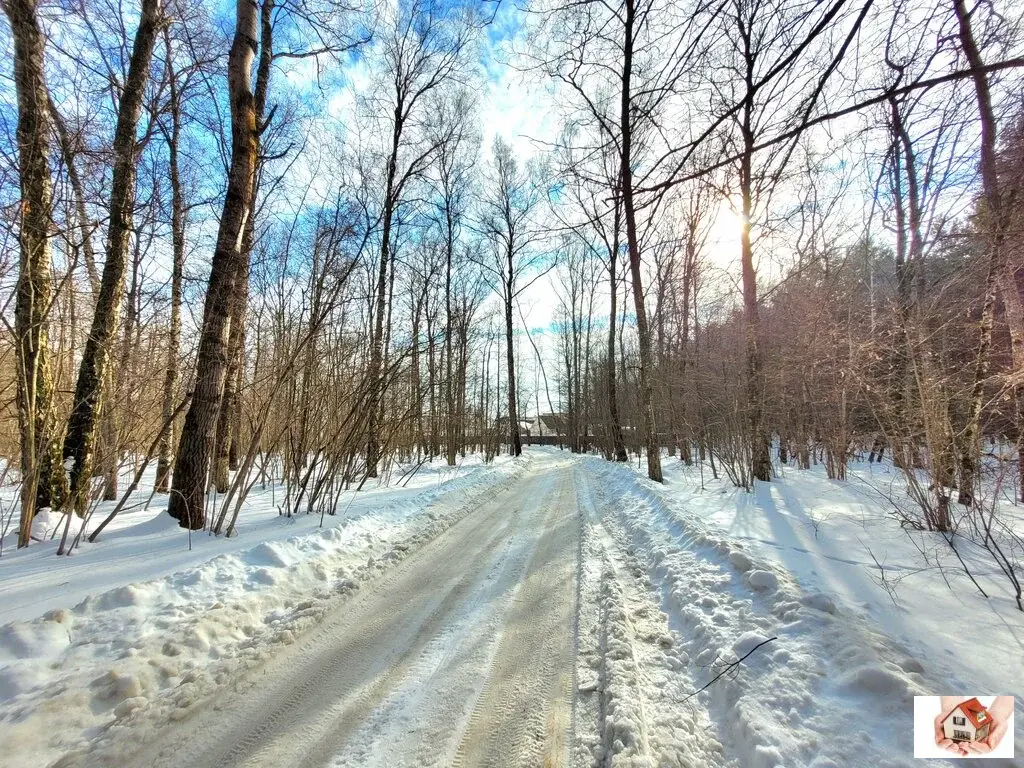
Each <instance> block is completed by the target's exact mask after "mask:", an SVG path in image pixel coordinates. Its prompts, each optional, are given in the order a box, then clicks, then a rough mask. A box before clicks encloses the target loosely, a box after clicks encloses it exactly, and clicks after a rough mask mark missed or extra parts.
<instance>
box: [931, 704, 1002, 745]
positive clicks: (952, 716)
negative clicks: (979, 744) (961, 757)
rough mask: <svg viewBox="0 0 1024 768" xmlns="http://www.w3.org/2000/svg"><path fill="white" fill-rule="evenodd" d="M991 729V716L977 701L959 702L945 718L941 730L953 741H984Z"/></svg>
mask: <svg viewBox="0 0 1024 768" xmlns="http://www.w3.org/2000/svg"><path fill="white" fill-rule="evenodd" d="M991 727H992V715H990V714H989V713H988V710H987V709H985V707H984V706H983V705H982V703H981V702H980V701H978V700H977V699H968V700H967V701H964V702H961V703H960V705H959V706H957V708H956V709H954V710H953V711H952V712H950V713H949V715H947V716H946V719H945V721H944V722H943V723H942V730H943V731H944V732H945V734H946V738H947V739H952V740H953V741H984V740H985V739H987V738H988V732H989V729H990V728H991Z"/></svg>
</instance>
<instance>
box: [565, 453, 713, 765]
mask: <svg viewBox="0 0 1024 768" xmlns="http://www.w3.org/2000/svg"><path fill="white" fill-rule="evenodd" d="M577 482H578V485H579V487H580V489H581V490H580V502H581V505H583V507H584V508H585V509H586V510H587V519H588V531H587V551H586V558H587V563H586V566H585V568H584V572H585V573H587V574H589V579H590V581H591V582H592V583H591V585H590V589H589V591H590V593H591V595H592V598H591V599H596V600H597V602H598V605H599V616H598V621H597V624H596V626H591V627H590V633H591V634H592V635H593V637H592V638H591V639H590V642H589V644H588V645H589V653H587V654H581V657H580V659H578V661H577V668H578V669H583V670H584V674H586V673H587V667H588V666H589V667H590V668H591V670H590V674H591V675H593V674H594V672H595V671H596V680H595V679H594V678H591V679H592V682H591V683H590V684H589V685H587V686H581V688H580V690H579V693H578V694H577V695H578V697H579V698H580V699H581V700H582V701H581V703H580V707H581V709H583V708H585V707H588V706H589V710H590V712H591V716H592V717H596V720H597V728H598V732H599V734H600V741H599V742H597V743H594V742H592V741H589V742H588V741H586V740H585V738H584V739H578V740H577V743H576V765H577V766H595V767H600V768H617V767H619V766H635V767H636V768H640V767H650V768H653V766H659V767H660V766H665V767H666V768H667V767H669V766H691V765H693V766H697V765H699V766H702V768H703V767H704V766H708V767H713V766H721V765H724V759H723V756H722V748H721V745H720V744H719V743H718V741H717V740H716V739H715V738H714V736H713V735H712V733H713V730H714V729H713V727H712V725H711V721H710V718H709V716H708V713H707V712H706V711H704V710H702V709H700V708H699V707H698V706H697V705H696V703H695V702H691V703H690V704H689V705H687V706H680V705H679V702H680V701H681V700H682V698H683V697H684V696H685V694H686V692H687V691H688V690H692V685H693V683H692V679H691V677H690V675H689V674H688V672H687V670H686V664H687V662H688V660H689V659H688V657H687V654H686V653H685V652H683V651H682V650H681V647H680V645H681V643H680V638H679V637H678V635H676V634H675V633H674V632H673V631H672V630H671V629H670V628H669V625H668V618H667V616H666V615H665V613H664V612H663V611H662V610H661V609H660V607H659V605H658V601H657V599H656V596H655V595H654V593H653V591H652V588H651V584H650V581H649V580H648V578H647V574H646V572H645V571H644V570H643V568H641V567H640V564H639V563H638V562H637V561H636V558H635V557H634V556H633V554H632V552H631V551H630V550H629V548H628V547H627V546H624V545H623V544H622V536H621V532H620V531H619V530H618V528H617V527H616V526H615V524H614V521H613V520H612V519H611V516H609V515H604V514H603V512H604V510H605V509H607V508H608V504H607V501H606V499H605V498H604V494H603V492H602V491H601V490H598V491H597V494H596V495H597V497H598V498H597V501H596V502H595V499H594V496H593V495H592V493H591V489H590V482H589V480H588V478H587V476H586V472H585V470H583V471H579V472H578V478H577ZM585 640H586V638H584V639H583V641H581V642H585ZM595 667H596V670H594V668H595ZM595 694H596V699H597V701H596V703H594V702H591V703H589V705H588V704H587V699H588V698H589V699H594V698H595ZM595 710H596V711H595ZM588 758H589V760H588Z"/></svg>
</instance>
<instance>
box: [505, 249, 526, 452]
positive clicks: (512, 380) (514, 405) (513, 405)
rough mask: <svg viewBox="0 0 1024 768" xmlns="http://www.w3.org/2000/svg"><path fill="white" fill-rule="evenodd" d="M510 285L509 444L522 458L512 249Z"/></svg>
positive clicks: (507, 301) (507, 327)
mask: <svg viewBox="0 0 1024 768" xmlns="http://www.w3.org/2000/svg"><path fill="white" fill-rule="evenodd" d="M508 274H509V278H508V279H509V283H508V284H507V285H506V286H505V347H506V350H505V354H506V360H507V362H508V443H509V453H511V454H512V455H513V456H521V455H522V453H523V443H522V438H521V437H520V436H519V408H518V399H517V398H516V358H515V351H514V350H513V348H512V332H513V326H512V301H513V295H512V284H511V280H512V275H513V271H512V248H511V246H510V247H509V249H508Z"/></svg>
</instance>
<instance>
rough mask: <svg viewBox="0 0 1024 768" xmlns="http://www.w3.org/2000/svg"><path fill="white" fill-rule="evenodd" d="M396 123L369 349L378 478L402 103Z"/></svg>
mask: <svg viewBox="0 0 1024 768" xmlns="http://www.w3.org/2000/svg"><path fill="white" fill-rule="evenodd" d="M394 120H395V123H394V126H393V130H392V134H391V154H390V156H389V157H388V169H387V183H386V186H385V188H384V194H385V198H384V217H383V222H382V226H381V238H380V264H379V265H378V270H377V306H376V309H375V310H374V311H375V317H374V328H373V337H372V340H371V345H370V346H371V349H370V379H371V381H370V386H371V387H372V388H373V396H372V397H371V398H370V399H369V404H368V405H369V408H370V412H369V415H368V418H367V430H366V431H367V440H366V476H367V477H377V464H378V462H379V461H380V420H381V409H382V408H383V405H384V381H383V374H384V370H383V366H384V317H385V314H386V313H387V303H388V261H389V259H390V258H391V226H392V222H393V219H394V214H395V200H394V197H395V177H396V175H397V173H398V147H399V144H400V142H401V140H402V104H401V100H399V104H398V105H397V106H396V107H395V114H394Z"/></svg>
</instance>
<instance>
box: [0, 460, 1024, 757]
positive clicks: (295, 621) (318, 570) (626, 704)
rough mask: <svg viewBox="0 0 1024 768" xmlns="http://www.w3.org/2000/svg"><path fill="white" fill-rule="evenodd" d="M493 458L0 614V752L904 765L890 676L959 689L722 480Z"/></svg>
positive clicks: (904, 685) (900, 684) (899, 712)
mask: <svg viewBox="0 0 1024 768" xmlns="http://www.w3.org/2000/svg"><path fill="white" fill-rule="evenodd" d="M499 464H500V466H497V467H492V468H490V469H485V468H480V469H479V470H477V471H475V472H474V473H472V474H467V475H466V477H465V479H464V480H456V481H455V482H452V483H449V484H447V485H438V486H436V487H434V486H430V489H429V490H425V491H423V492H421V493H419V494H418V495H415V496H412V497H409V498H406V499H404V500H403V501H399V502H392V506H388V505H386V504H383V505H379V508H378V509H372V508H370V507H369V506H367V508H366V509H365V510H364V512H363V513H362V516H361V517H359V518H355V519H349V520H348V521H342V523H340V524H339V525H337V526H336V527H335V528H333V529H324V530H321V529H319V528H311V529H310V530H308V531H306V532H304V533H299V534H296V535H294V536H292V537H291V538H287V539H283V538H280V537H279V539H278V540H276V541H271V542H270V543H266V542H264V543H262V544H258V545H256V546H251V547H250V548H249V549H244V548H239V549H237V552H235V553H234V554H231V555H223V554H222V555H217V556H215V557H214V559H213V560H210V561H209V562H207V563H204V564H201V565H199V566H196V567H192V566H189V567H186V568H185V569H183V570H181V571H178V572H173V573H170V574H168V575H166V576H164V577H161V578H159V579H155V580H151V581H149V582H141V583H137V584H129V585H122V586H120V587H113V584H111V585H110V586H111V587H112V589H109V590H108V591H106V592H102V593H99V594H97V595H95V596H91V597H89V598H87V599H86V600H84V601H83V602H82V603H81V604H79V605H78V606H76V607H75V608H74V609H71V610H63V611H58V612H57V613H56V614H55V613H54V612H52V611H51V612H50V613H47V614H45V615H43V616H41V617H39V618H36V619H32V620H31V621H29V622H22V623H18V622H15V623H12V624H8V625H6V626H5V627H0V650H3V649H6V651H5V653H6V654H7V655H8V656H10V657H11V658H10V659H9V660H7V661H6V673H5V675H6V676H2V675H0V682H2V681H4V680H6V681H7V686H8V688H9V689H11V690H13V691H19V690H20V691H22V692H21V693H17V692H16V694H15V695H13V696H10V697H9V701H8V702H7V703H6V704H4V705H3V706H2V707H0V740H4V741H5V743H7V744H9V745H10V752H9V753H8V754H6V755H0V766H7V765H12V766H14V765H17V766H19V768H20V766H27V765H39V766H44V765H52V766H57V767H59V768H71V767H76V768H77V767H79V766H89V767H91V766H167V767H176V766H189V767H190V768H192V767H193V766H195V767H196V768H202V767H204V766H210V767H213V766H217V767H218V768H219V767H220V766H243V765H244V766H252V767H253V768H260V767H263V766H274V768H278V767H281V768H284V767H286V766H302V767H303V768H305V767H306V766H309V767H310V768H316V767H320V766H323V767H326V768H345V767H347V766H369V767H373V766H379V767H384V766H394V767H395V768H405V767H407V766H439V767H440V766H445V767H446V766H458V767H459V768H470V767H471V766H509V767H510V768H515V767H516V766H522V767H523V768H534V767H535V766H565V768H654V766H658V767H659V768H660V767H661V766H666V767H671V766H676V767H679V768H682V767H683V766H687V767H689V768H783V767H785V768H794V767H795V766H806V767H807V768H839V766H844V767H845V766H850V767H851V768H878V767H879V766H884V767H885V768H909V766H910V765H911V760H912V758H911V754H912V743H911V737H912V731H913V724H912V713H913V698H914V696H915V695H923V694H941V693H943V692H950V691H954V690H960V687H958V685H957V681H956V679H955V677H954V676H953V675H952V674H951V673H950V670H949V668H948V667H949V665H948V663H947V662H946V660H945V659H944V658H935V657H934V656H930V655H929V654H928V653H927V645H924V644H921V643H920V642H918V641H917V639H916V638H915V637H914V636H912V635H910V634H908V633H907V632H896V631H893V628H892V626H891V624H890V623H889V622H885V621H879V620H878V619H877V618H876V617H875V615H873V614H872V613H871V611H869V610H867V609H866V608H865V606H868V605H869V604H868V600H869V599H870V600H874V599H876V597H875V596H874V593H873V592H869V591H867V590H866V589H862V590H860V591H859V592H858V593H857V594H858V595H860V596H861V597H860V599H861V600H862V601H863V604H858V603H857V602H856V601H854V600H853V599H852V598H851V596H850V595H849V594H847V593H845V592H844V591H842V590H841V589H838V588H836V585H834V584H832V583H831V582H829V581H828V580H827V579H824V578H811V577H815V575H816V571H812V572H811V573H810V577H808V575H807V574H804V573H802V572H801V571H800V570H799V569H797V568H793V567H792V566H791V565H787V563H785V562H781V561H779V560H776V559H773V558H772V557H771V551H770V548H769V549H764V548H760V547H755V546H753V545H751V544H750V541H749V537H746V538H745V537H743V536H738V535H735V534H734V533H733V532H732V531H728V532H727V531H721V530H718V529H716V528H715V527H714V524H715V520H716V517H715V514H724V513H722V512H721V510H722V509H723V508H724V506H725V505H726V504H728V503H730V502H729V498H730V497H729V496H728V494H726V493H723V492H721V489H719V490H715V491H708V492H707V493H698V492H697V491H692V489H689V490H688V487H687V485H686V484H684V483H683V482H682V481H680V480H679V479H678V478H676V477H675V475H677V474H678V470H673V472H674V473H675V474H673V476H672V480H670V481H669V482H668V483H666V484H664V485H661V484H656V483H651V482H650V481H648V480H646V478H643V477H642V476H640V475H639V474H638V472H637V470H636V469H635V468H633V467H630V466H628V465H621V464H619V465H616V464H609V463H607V462H604V461H602V460H600V459H599V458H597V457H580V456H572V455H570V454H568V452H565V453H563V452H560V451H556V450H547V449H539V450H538V449H534V450H532V451H530V452H529V453H528V454H527V455H525V456H524V457H523V458H521V459H516V460H515V461H508V462H505V463H503V464H501V463H499ZM670 474H672V473H671V472H670ZM814 482H817V481H815V480H814V479H813V478H802V477H795V478H780V479H779V480H778V481H777V482H776V483H773V484H772V486H771V487H770V488H769V491H772V492H774V491H775V490H776V488H777V489H778V490H779V491H780V492H781V493H783V494H785V493H788V492H790V491H791V490H793V489H794V488H802V487H803V486H804V485H808V484H812V483H814ZM837 487H838V490H836V491H834V492H835V493H839V492H840V491H844V489H845V486H837ZM844 492H845V491H844ZM379 498H381V499H386V498H388V496H387V495H385V493H383V492H382V493H381V494H380V496H379ZM683 499H685V503H684V502H683V501H682V500H683ZM742 500H743V499H742V498H741V501H742ZM700 504H704V505H706V506H707V507H708V508H709V509H710V510H711V512H712V513H706V514H698V512H696V511H695V510H700V509H701V507H700V506H699V505H700ZM808 506H809V508H810V507H813V504H811V503H810V502H808ZM769 509H774V507H771V508H769ZM787 509H788V508H787ZM765 514H766V515H767V514H768V512H766V513H765ZM303 519H304V518H302V519H300V520H299V521H300V522H302V520H303ZM767 519H768V520H769V521H770V520H771V519H772V518H771V517H768V518H767ZM277 522H278V523H279V524H282V523H283V521H280V520H279V521H277ZM283 524H287V523H286V522H285V523H283ZM229 543H231V542H229ZM96 546H97V547H101V546H102V544H98V545H96ZM236 546H237V545H236ZM822 546H824V545H822ZM88 554H89V556H90V557H96V558H99V557H100V556H101V554H102V552H101V550H99V549H97V550H96V551H95V552H90V553H88ZM823 557H824V558H825V561H826V562H831V561H828V560H827V553H826V555H823ZM851 567H852V566H851ZM823 572H825V571H823ZM865 578H866V577H865ZM937 597H941V595H938V593H937ZM926 610H927V606H924V607H922V606H921V605H918V604H916V603H908V604H907V606H906V608H905V609H903V612H904V613H905V615H906V620H907V622H913V621H916V620H917V619H918V618H919V616H920V615H921V614H922V612H924V611H926ZM1014 620H1016V616H1015V615H1014V614H1010V615H1009V616H1008V618H1007V621H1014ZM47 633H49V634H47ZM51 636H52V637H51ZM4 638H6V640H5V639H4ZM46 638H51V640H52V642H51V643H50V645H49V646H48V645H47V644H46V643H45V642H43V640H45V639H46ZM54 638H56V639H54ZM57 640H60V642H59V643H58V642H57ZM50 646H52V647H50ZM31 649H37V652H35V653H34V655H33V653H30V652H29V651H30V650H31ZM954 650H956V651H957V652H958V653H959V652H960V650H959V648H958V647H957V648H951V649H950V654H946V655H950V657H951V658H952V655H951V654H952V652H953V651H954ZM43 651H45V653H43ZM19 654H20V655H19ZM22 657H24V658H22ZM4 658H5V657H2V656H0V661H3V660H4ZM741 660H742V663H740V661H741ZM3 669H4V666H3V665H2V664H0V671H3ZM1011 670H1012V665H1010V666H1008V667H1007V668H1006V669H1005V670H1004V672H1003V673H1002V674H1004V675H1005V676H1007V679H1009V678H1010V676H1011V675H1012V674H1013V673H1012V671H1011ZM15 684H17V686H16V685H15ZM19 686H20V687H19ZM972 693H973V691H972ZM2 701H3V699H2V698H0V702H2ZM851 712H856V713H859V714H858V721H857V726H856V727H850V722H851V721H850V713H851ZM54 759H56V760H57V762H56V763H54V762H53V761H54ZM938 764H939V765H951V763H950V762H949V761H942V762H939V763H938ZM991 765H995V766H1000V765H1005V766H1015V765H1019V763H1014V762H1013V761H1012V759H1011V758H1007V759H1004V760H1002V761H999V760H997V761H994V762H992V763H991Z"/></svg>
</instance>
